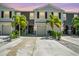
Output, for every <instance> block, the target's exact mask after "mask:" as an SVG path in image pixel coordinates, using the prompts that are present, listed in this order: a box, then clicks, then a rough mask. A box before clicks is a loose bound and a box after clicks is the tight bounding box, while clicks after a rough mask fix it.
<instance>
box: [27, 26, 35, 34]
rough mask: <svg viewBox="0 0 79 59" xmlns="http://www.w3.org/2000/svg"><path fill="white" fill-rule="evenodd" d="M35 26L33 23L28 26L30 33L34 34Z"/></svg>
mask: <svg viewBox="0 0 79 59" xmlns="http://www.w3.org/2000/svg"><path fill="white" fill-rule="evenodd" d="M33 28H34V26H33V25H29V26H28V33H29V34H33Z"/></svg>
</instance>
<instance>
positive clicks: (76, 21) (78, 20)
mask: <svg viewBox="0 0 79 59" xmlns="http://www.w3.org/2000/svg"><path fill="white" fill-rule="evenodd" d="M72 26H73V27H74V28H75V31H76V34H78V35H79V17H78V16H77V17H74V18H73V20H72Z"/></svg>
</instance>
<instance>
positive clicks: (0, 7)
mask: <svg viewBox="0 0 79 59" xmlns="http://www.w3.org/2000/svg"><path fill="white" fill-rule="evenodd" d="M5 10H10V11H13V10H14V9H13V8H8V7H6V6H3V5H2V4H0V11H5Z"/></svg>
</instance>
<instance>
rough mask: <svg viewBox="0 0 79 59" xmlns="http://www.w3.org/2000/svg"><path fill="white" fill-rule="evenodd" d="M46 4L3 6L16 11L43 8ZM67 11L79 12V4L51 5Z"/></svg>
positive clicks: (12, 4)
mask: <svg viewBox="0 0 79 59" xmlns="http://www.w3.org/2000/svg"><path fill="white" fill-rule="evenodd" d="M45 4H46V3H3V5H5V6H7V7H11V8H16V9H22V8H24V9H26V7H27V9H29V10H30V9H32V8H34V7H38V6H43V5H45ZM51 4H53V5H55V6H57V7H59V8H61V9H63V10H65V11H72V12H79V3H51Z"/></svg>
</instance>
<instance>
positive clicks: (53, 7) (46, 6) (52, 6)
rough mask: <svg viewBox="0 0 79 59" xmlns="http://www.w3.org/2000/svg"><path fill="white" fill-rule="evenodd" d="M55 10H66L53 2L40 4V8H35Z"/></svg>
mask: <svg viewBox="0 0 79 59" xmlns="http://www.w3.org/2000/svg"><path fill="white" fill-rule="evenodd" d="M45 9H46V10H53V11H57V12H64V10H63V9H61V8H59V7H57V6H54V5H53V4H46V5H44V6H40V7H39V8H36V9H35V10H45Z"/></svg>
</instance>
